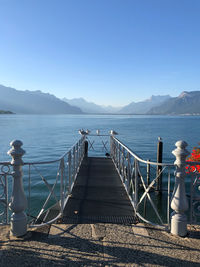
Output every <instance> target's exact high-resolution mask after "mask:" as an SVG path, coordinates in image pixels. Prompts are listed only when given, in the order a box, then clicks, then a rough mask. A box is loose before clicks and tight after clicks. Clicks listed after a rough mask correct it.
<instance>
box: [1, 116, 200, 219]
mask: <svg viewBox="0 0 200 267" xmlns="http://www.w3.org/2000/svg"><path fill="white" fill-rule="evenodd" d="M81 128H83V129H89V130H90V131H91V133H96V130H97V129H100V132H101V133H102V134H108V132H109V131H110V130H111V129H113V130H115V131H117V132H118V133H119V135H118V136H117V138H118V139H119V140H121V141H122V142H123V143H125V144H126V145H127V146H128V147H129V148H131V149H132V150H133V151H134V152H136V153H137V154H138V155H139V156H140V157H142V158H143V159H151V160H155V159H156V149H157V148H156V147H157V140H158V136H160V137H162V139H163V149H164V154H163V162H170V163H172V162H173V161H174V156H173V155H172V153H171V152H172V150H174V149H175V145H174V144H175V142H176V141H178V140H184V141H186V142H187V143H188V150H189V151H191V150H192V148H193V147H194V146H197V145H198V142H199V141H200V117H198V116H131V115H130V116H129V115H126V116H125V115H1V116H0V161H8V160H10V157H9V156H8V155H7V151H8V150H9V149H10V147H9V143H10V141H12V140H13V139H19V140H21V141H22V142H23V149H24V150H25V151H26V154H25V155H24V157H23V160H24V161H25V162H30V161H37V162H38V161H48V160H54V159H56V158H58V157H60V156H61V155H62V154H63V153H64V152H66V151H67V150H69V148H70V147H71V146H72V145H73V144H74V143H75V142H76V141H77V140H78V139H79V138H80V135H79V133H78V130H79V129H81ZM44 170H45V171H44ZM43 171H44V172H43V174H44V175H46V176H48V177H47V178H48V181H49V182H51V179H52V183H53V181H54V180H55V176H56V171H57V166H55V167H53V166H51V167H45V169H43ZM24 173H25V175H24V180H25V182H24V183H25V190H26V191H27V187H28V184H27V170H25V171H24ZM34 177H35V176H34V174H33V179H34ZM34 186H35V189H34V192H33V194H32V196H33V201H34V202H33V203H34V207H37V206H38V205H39V204H40V202H41V200H42V197H43V196H44V195H46V194H47V193H48V191H47V192H46V193H44V188H43V187H42V185H41V183H40V182H36V183H35V185H34ZM41 192H42V193H41ZM26 194H27V193H26ZM32 214H36V209H34V210H33V211H32Z"/></svg>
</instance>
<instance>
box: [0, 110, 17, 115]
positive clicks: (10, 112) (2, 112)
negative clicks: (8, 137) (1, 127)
mask: <svg viewBox="0 0 200 267" xmlns="http://www.w3.org/2000/svg"><path fill="white" fill-rule="evenodd" d="M3 114H15V113H13V112H12V111H7V110H0V115H3Z"/></svg>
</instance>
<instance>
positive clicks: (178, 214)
mask: <svg viewBox="0 0 200 267" xmlns="http://www.w3.org/2000/svg"><path fill="white" fill-rule="evenodd" d="M175 145H176V147H177V148H176V149H175V150H173V151H172V154H173V155H174V156H175V157H176V160H175V162H174V164H175V166H176V171H175V185H174V191H173V195H172V200H171V208H172V209H173V210H174V211H173V212H172V214H171V233H172V234H174V235H178V236H186V235H187V216H186V215H185V214H184V212H185V211H186V210H187V209H188V202H187V198H186V194H185V181H184V178H185V175H186V173H185V165H186V163H185V160H186V157H187V156H188V155H189V154H190V153H189V152H188V151H187V150H186V146H187V143H186V142H184V141H178V142H176V144H175Z"/></svg>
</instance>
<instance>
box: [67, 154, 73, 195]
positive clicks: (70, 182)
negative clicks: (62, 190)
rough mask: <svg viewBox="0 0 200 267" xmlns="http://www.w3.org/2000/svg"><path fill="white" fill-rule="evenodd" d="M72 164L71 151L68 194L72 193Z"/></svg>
mask: <svg viewBox="0 0 200 267" xmlns="http://www.w3.org/2000/svg"><path fill="white" fill-rule="evenodd" d="M71 168H72V164H71V151H69V155H68V178H69V185H68V193H71V185H72V177H71V176H72V169H71Z"/></svg>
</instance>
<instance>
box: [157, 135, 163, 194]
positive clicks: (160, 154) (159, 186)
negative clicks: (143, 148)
mask: <svg viewBox="0 0 200 267" xmlns="http://www.w3.org/2000/svg"><path fill="white" fill-rule="evenodd" d="M162 157H163V142H162V138H161V137H158V144H157V163H162ZM156 176H157V177H158V179H157V185H156V191H157V192H158V193H162V166H157V168H156Z"/></svg>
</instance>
